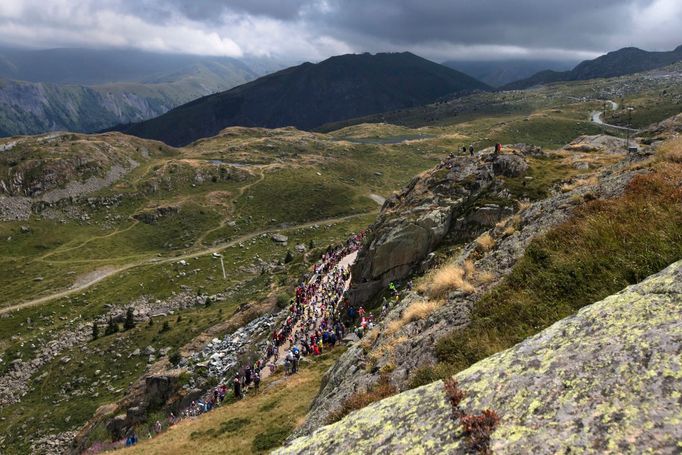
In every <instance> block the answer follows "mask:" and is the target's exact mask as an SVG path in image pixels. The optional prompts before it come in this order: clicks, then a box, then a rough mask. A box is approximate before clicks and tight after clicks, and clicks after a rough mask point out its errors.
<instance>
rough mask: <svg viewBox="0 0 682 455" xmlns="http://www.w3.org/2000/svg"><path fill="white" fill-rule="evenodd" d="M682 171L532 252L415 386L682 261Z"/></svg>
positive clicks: (583, 215) (559, 230) (659, 176)
mask: <svg viewBox="0 0 682 455" xmlns="http://www.w3.org/2000/svg"><path fill="white" fill-rule="evenodd" d="M681 182H682V166H680V165H678V164H675V163H674V162H672V160H665V159H664V161H663V162H662V163H660V164H659V165H656V166H655V167H654V172H652V173H650V174H647V175H640V176H637V177H635V178H634V179H633V180H632V181H631V182H630V184H629V185H628V187H627V188H626V191H625V193H624V194H623V195H622V196H621V197H618V198H615V199H611V200H595V201H591V202H588V203H587V204H586V205H585V206H584V207H582V208H580V209H578V210H577V211H576V212H575V213H574V215H573V217H572V218H571V219H570V220H568V221H567V222H565V223H563V224H561V225H559V226H557V227H555V228H554V229H552V230H551V231H549V232H548V233H547V234H546V235H544V236H543V237H540V238H538V239H535V240H534V241H533V242H531V244H530V245H529V246H528V248H527V250H526V254H525V256H524V257H522V258H521V259H520V260H519V261H518V263H517V264H516V265H515V267H514V269H513V270H512V272H511V274H510V275H509V276H508V277H507V278H506V279H505V280H504V281H503V282H502V284H501V285H499V286H497V287H496V288H494V289H492V290H491V291H490V292H489V293H488V294H486V295H485V296H483V297H482V298H481V300H480V301H479V302H478V303H477V304H476V305H475V307H474V309H473V311H472V315H471V317H472V321H471V324H470V325H469V326H468V327H467V328H465V329H462V330H456V331H453V332H452V333H451V334H449V335H447V336H445V337H443V338H441V339H440V340H438V342H437V345H436V353H437V356H438V359H439V362H440V363H439V364H437V365H436V366H435V367H427V368H425V369H423V371H422V370H420V371H418V372H417V374H416V375H415V376H419V380H417V377H415V378H413V385H415V386H416V385H419V384H420V383H424V382H423V381H428V380H433V379H438V378H439V377H445V376H443V375H446V374H447V375H449V374H453V373H455V372H457V371H460V370H463V369H465V368H467V367H469V366H470V365H472V364H473V363H475V362H477V361H479V360H481V359H483V358H485V357H488V356H490V355H492V354H494V353H496V352H499V351H501V350H504V349H506V348H509V347H511V346H513V345H514V344H516V343H518V342H520V341H522V340H524V339H526V338H528V337H529V336H532V335H534V334H536V333H538V332H539V331H541V330H542V329H544V328H546V327H548V326H549V325H551V324H553V323H554V322H556V321H558V320H560V319H563V318H565V317H567V316H569V315H571V314H573V313H575V312H576V311H577V310H579V309H580V308H582V307H583V306H585V305H589V304H591V303H593V302H595V301H598V300H601V299H603V298H605V297H607V296H609V295H611V294H613V293H615V292H618V291H620V290H621V289H623V288H625V287H626V286H628V285H630V284H634V283H637V282H639V281H641V280H643V279H644V278H646V277H647V276H649V275H651V274H653V273H656V272H658V271H660V270H661V269H663V268H664V267H666V266H667V265H669V264H670V263H672V262H674V261H676V260H679V259H680V258H681V257H682V187H681V186H680V183H681Z"/></svg>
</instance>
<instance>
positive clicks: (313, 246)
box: [308, 239, 315, 250]
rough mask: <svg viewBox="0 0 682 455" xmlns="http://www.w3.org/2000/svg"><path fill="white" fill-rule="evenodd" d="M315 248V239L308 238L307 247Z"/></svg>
mask: <svg viewBox="0 0 682 455" xmlns="http://www.w3.org/2000/svg"><path fill="white" fill-rule="evenodd" d="M314 248H315V240H313V239H310V242H309V243H308V249H309V250H312V249H314Z"/></svg>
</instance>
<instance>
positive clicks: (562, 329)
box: [276, 261, 682, 454]
mask: <svg viewBox="0 0 682 455" xmlns="http://www.w3.org/2000/svg"><path fill="white" fill-rule="evenodd" d="M681 354H682V261H680V262H677V263H675V264H673V265H671V266H670V267H668V268H667V269H666V270H664V271H662V272H661V273H659V274H657V275H654V276H652V277H650V278H648V279H647V280H645V281H644V282H642V283H640V284H638V285H634V286H630V287H628V288H626V289H625V290H624V291H622V292H620V293H618V294H616V295H613V296H611V297H608V298H606V299H604V300H602V301H601V302H598V303H595V304H593V305H590V306H588V307H585V308H583V309H582V310H580V311H579V312H578V313H577V314H576V315H574V316H571V317H569V318H566V319H564V320H562V321H559V322H557V323H556V324H554V325H552V326H551V327H549V328H547V329H545V330H544V331H542V332H540V333H539V334H537V335H536V336H534V337H532V338H529V339H528V340H526V341H524V342H522V343H520V344H518V345H516V346H515V347H513V348H511V349H508V350H506V351H503V352H501V353H498V354H496V355H494V356H491V357H489V358H487V359H485V360H483V361H481V362H478V363H477V364H475V365H473V366H472V367H471V368H469V369H467V370H465V371H462V372H461V373H459V374H457V375H456V376H455V377H456V379H457V381H458V382H459V385H460V387H461V389H462V390H464V392H465V393H466V397H465V398H464V400H463V401H462V403H461V407H462V408H463V409H464V410H465V411H466V412H467V413H480V412H481V411H482V410H484V409H492V410H494V411H495V412H497V414H498V415H499V416H500V423H499V425H498V426H497V428H496V430H495V431H494V432H493V433H492V436H491V449H492V451H493V452H494V453H497V454H518V453H536V454H550V453H574V452H575V453H614V454H615V453H662V454H674V453H679V447H680V446H679V441H680V440H682V425H680V418H681V417H680V416H681V415H680V397H681V396H682V355H681ZM468 451H469V448H468V447H467V443H466V441H465V439H464V438H463V435H462V429H461V427H460V425H459V422H458V421H457V420H454V419H453V418H452V410H451V408H450V407H449V404H448V403H447V402H446V395H445V392H444V388H443V383H442V382H441V381H437V382H434V383H432V384H429V385H427V386H424V387H420V388H418V389H413V390H409V391H407V392H403V393H401V394H399V395H396V396H394V397H390V398H387V399H385V400H382V401H380V402H378V403H374V404H372V405H370V406H368V407H366V408H364V409H361V410H359V411H356V412H354V413H351V414H349V415H348V416H346V417H345V418H344V419H342V420H341V421H339V422H337V423H335V424H333V425H329V426H326V427H323V428H321V429H319V430H318V431H316V432H315V433H313V434H312V435H310V436H307V437H302V438H299V439H296V440H294V441H293V442H291V443H290V444H289V445H288V446H286V447H284V448H282V449H280V450H278V451H277V452H276V453H280V454H288V453H298V454H304V453H336V454H346V453H423V454H441V453H468Z"/></svg>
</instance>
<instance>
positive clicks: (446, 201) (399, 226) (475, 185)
mask: <svg viewBox="0 0 682 455" xmlns="http://www.w3.org/2000/svg"><path fill="white" fill-rule="evenodd" d="M494 182H495V181H494V176H493V174H492V172H491V169H490V164H489V163H487V162H484V161H479V160H477V159H472V158H469V157H452V158H450V159H449V160H447V161H445V162H443V163H441V165H439V166H437V167H436V168H434V169H432V170H430V171H428V172H425V173H424V174H422V175H420V176H419V177H417V178H415V179H413V180H412V181H411V182H410V184H409V185H408V186H407V187H406V188H405V189H404V190H403V192H402V193H400V194H399V195H398V196H397V197H394V198H391V199H389V200H387V201H386V203H385V204H384V206H383V208H382V211H381V214H380V215H379V218H378V220H377V222H376V223H374V225H373V226H372V228H371V229H370V232H371V234H370V236H371V241H370V242H369V243H368V245H367V246H366V247H364V248H363V249H361V251H360V252H359V253H358V259H357V261H356V263H355V265H354V266H353V270H352V273H353V286H352V288H351V290H350V294H351V299H352V300H353V301H355V302H359V301H364V300H366V299H367V298H369V297H371V296H372V295H374V294H375V293H376V292H377V291H378V290H380V289H381V288H382V287H385V286H386V285H388V283H390V282H391V281H393V280H397V279H402V278H405V277H406V276H407V275H408V274H409V273H410V271H411V270H412V269H413V268H414V267H415V266H416V265H417V264H419V263H420V262H421V261H422V260H423V259H424V258H425V257H426V255H427V254H428V253H430V252H431V251H432V250H433V249H434V248H435V247H436V246H437V245H438V244H439V243H440V242H441V241H442V240H443V238H444V237H445V235H446V234H447V233H448V232H449V230H450V223H451V221H452V219H453V217H455V218H458V217H460V216H461V215H462V214H463V213H464V211H465V210H467V209H468V208H469V204H470V203H471V202H472V201H473V200H475V199H476V198H477V197H478V196H479V195H480V194H482V193H483V192H484V191H485V190H486V189H488V188H490V187H491V186H492V185H493V184H494Z"/></svg>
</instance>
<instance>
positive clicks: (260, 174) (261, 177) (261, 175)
mask: <svg viewBox="0 0 682 455" xmlns="http://www.w3.org/2000/svg"><path fill="white" fill-rule="evenodd" d="M274 166H276V165H274V164H267V165H264V166H260V167H259V168H258V170H259V172H258V178H257V179H256V181H254V182H251V183H249V184H247V185H244V186H242V187H240V188H239V190H238V192H237V197H235V198H234V199H233V201H237V199H239V198H240V197H242V196H243V195H244V193H245V192H246V190H248V189H249V188H251V187H253V186H254V185H257V184H259V183H260V182H262V181H263V180H265V170H266V169H270V168H272V167H274ZM233 215H234V204H233V205H232V207H230V208H229V209H228V211H227V214H226V215H225V217H223V219H222V220H220V224H218V226H216V227H214V228H212V229H209V230H208V231H206V232H204V233H203V234H202V235H201V236H200V237H199V238H198V239H197V240H196V242H194V246H199V245H201V242H203V241H204V240H205V239H206V237H208V235H209V234H210V233H212V232H215V231H218V230H220V229H222V228H224V227H225V225H226V224H227V223H228V222H229V221H230V219H231V217H232V216H233Z"/></svg>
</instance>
